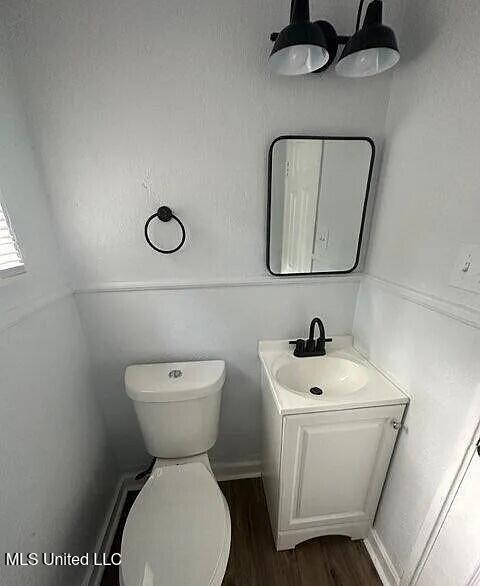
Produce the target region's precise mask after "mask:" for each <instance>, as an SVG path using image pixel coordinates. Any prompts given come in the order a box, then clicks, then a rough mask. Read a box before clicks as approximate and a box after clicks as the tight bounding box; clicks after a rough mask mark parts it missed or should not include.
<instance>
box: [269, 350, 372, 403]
mask: <svg viewBox="0 0 480 586" xmlns="http://www.w3.org/2000/svg"><path fill="white" fill-rule="evenodd" d="M275 378H276V379H277V382H278V383H279V384H280V385H282V387H284V388H286V389H288V390H289V391H292V392H294V393H298V394H300V395H304V396H308V397H311V398H322V397H324V398H326V399H328V398H329V397H332V398H333V397H338V396H340V395H349V394H351V393H355V392H356V391H359V390H360V389H362V388H363V387H364V386H365V384H366V383H367V381H368V371H367V369H366V368H365V367H364V366H362V365H361V364H357V363H356V362H352V361H350V360H347V359H345V358H334V357H329V356H321V357H318V358H299V359H298V360H295V361H291V362H288V363H287V364H284V365H283V366H280V368H279V369H278V370H277V372H276V373H275Z"/></svg>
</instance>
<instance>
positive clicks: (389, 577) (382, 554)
mask: <svg viewBox="0 0 480 586" xmlns="http://www.w3.org/2000/svg"><path fill="white" fill-rule="evenodd" d="M363 542H364V544H365V547H366V548H367V551H368V554H369V556H370V558H371V560H372V562H373V565H374V566H375V569H376V570H377V573H378V575H379V576H380V580H381V581H382V583H383V586H398V585H399V584H400V576H399V575H398V573H397V570H396V569H395V566H394V565H393V562H392V560H391V559H390V556H389V555H388V552H387V550H386V549H385V546H384V545H383V543H382V540H381V539H380V536H379V535H378V533H377V532H376V531H375V529H371V530H370V533H369V535H368V537H367V538H366V539H364V541H363Z"/></svg>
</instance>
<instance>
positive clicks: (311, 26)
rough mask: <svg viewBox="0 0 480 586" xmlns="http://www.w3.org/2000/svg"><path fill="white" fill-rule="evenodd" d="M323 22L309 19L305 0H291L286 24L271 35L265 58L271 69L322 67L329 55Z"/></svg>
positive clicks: (288, 71) (300, 70)
mask: <svg viewBox="0 0 480 586" xmlns="http://www.w3.org/2000/svg"><path fill="white" fill-rule="evenodd" d="M323 24H324V23H323V21H319V22H310V9H309V4H308V0H292V7H291V12H290V24H289V25H288V26H287V27H285V28H284V29H283V30H282V31H281V32H280V33H279V34H278V36H275V37H274V39H275V44H274V45H273V49H272V52H271V54H270V59H269V64H270V67H271V69H272V70H273V71H275V73H280V74H282V75H302V74H305V73H311V72H312V71H317V70H319V69H322V68H323V67H324V66H325V65H326V64H327V63H328V62H329V61H330V60H331V58H332V55H331V40H330V38H329V31H327V30H326V29H325V27H324V26H323ZM327 24H328V23H327ZM329 47H330V50H329ZM335 50H336V47H335Z"/></svg>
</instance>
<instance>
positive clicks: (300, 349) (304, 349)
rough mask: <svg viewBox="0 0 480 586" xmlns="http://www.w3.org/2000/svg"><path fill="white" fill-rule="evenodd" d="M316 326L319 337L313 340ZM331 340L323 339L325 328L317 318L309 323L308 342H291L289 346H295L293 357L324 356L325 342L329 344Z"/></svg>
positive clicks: (300, 340)
mask: <svg viewBox="0 0 480 586" xmlns="http://www.w3.org/2000/svg"><path fill="white" fill-rule="evenodd" d="M316 325H318V333H319V336H318V338H317V339H316V340H315V337H314V336H315V326H316ZM331 341H332V338H326V337H325V327H324V325H323V322H322V320H321V319H320V318H319V317H314V318H313V319H312V321H311V323H310V330H309V334H308V340H302V339H301V338H299V339H298V340H291V341H290V342H289V343H290V344H295V350H294V351H293V355H294V356H296V357H297V358H306V357H308V356H325V354H326V352H325V342H331Z"/></svg>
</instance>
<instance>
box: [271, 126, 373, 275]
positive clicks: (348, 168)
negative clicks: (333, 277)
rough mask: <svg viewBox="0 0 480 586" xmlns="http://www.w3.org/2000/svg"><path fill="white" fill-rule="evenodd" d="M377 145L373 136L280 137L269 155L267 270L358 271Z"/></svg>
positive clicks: (293, 272)
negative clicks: (356, 269) (371, 137)
mask: <svg viewBox="0 0 480 586" xmlns="http://www.w3.org/2000/svg"><path fill="white" fill-rule="evenodd" d="M374 156H375V146H374V144H373V141H372V140H371V139H370V138H366V137H362V138H352V137H345V138H343V137H330V136H280V137H278V138H277V139H275V140H274V141H273V143H272V145H271V147H270V152H269V169H268V212H267V213H268V215H267V218H268V220H267V222H268V223H267V267H268V270H269V271H270V273H272V274H273V275H276V276H282V275H307V274H332V273H349V272H351V271H353V270H354V269H355V268H356V266H357V264H358V260H359V255H360V246H361V242H362V233H363V225H364V221H365V211H366V207H367V198H368V191H369V188H370V180H371V176H372V167H373V159H374Z"/></svg>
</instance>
